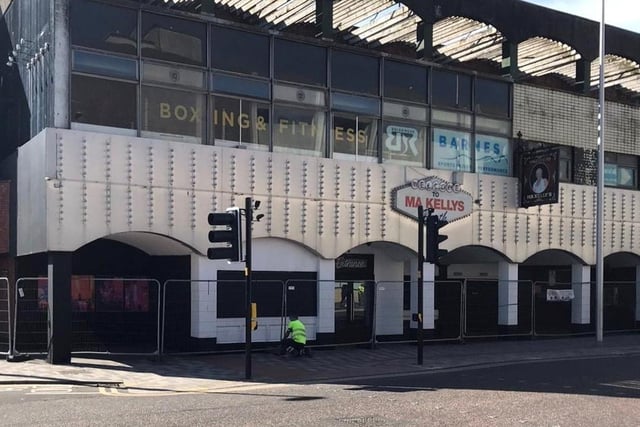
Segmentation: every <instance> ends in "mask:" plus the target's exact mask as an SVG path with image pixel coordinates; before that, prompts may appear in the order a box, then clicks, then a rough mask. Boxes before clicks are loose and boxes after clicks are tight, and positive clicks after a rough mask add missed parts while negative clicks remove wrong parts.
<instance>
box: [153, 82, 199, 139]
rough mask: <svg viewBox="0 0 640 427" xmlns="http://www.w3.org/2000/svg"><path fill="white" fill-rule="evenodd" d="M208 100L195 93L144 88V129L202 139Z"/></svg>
mask: <svg viewBox="0 0 640 427" xmlns="http://www.w3.org/2000/svg"><path fill="white" fill-rule="evenodd" d="M204 99H205V97H204V95H202V94H199V93H195V92H186V91H182V90H173V89H164V88H159V87H155V86H143V87H142V130H143V131H150V132H154V133H162V134H168V135H184V136H192V137H196V138H202V130H203V127H204V126H203V120H202V118H203V116H204V112H205V111H206V110H205V101H204Z"/></svg>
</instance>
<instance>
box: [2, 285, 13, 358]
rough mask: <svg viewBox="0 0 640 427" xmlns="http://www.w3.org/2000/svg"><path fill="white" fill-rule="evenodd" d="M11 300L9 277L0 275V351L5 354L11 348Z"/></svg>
mask: <svg viewBox="0 0 640 427" xmlns="http://www.w3.org/2000/svg"><path fill="white" fill-rule="evenodd" d="M11 322H12V316H11V300H10V298H9V279H7V278H6V277H0V353H1V354H7V353H9V349H10V348H11V336H12V333H13V331H12V329H13V326H12V323H11Z"/></svg>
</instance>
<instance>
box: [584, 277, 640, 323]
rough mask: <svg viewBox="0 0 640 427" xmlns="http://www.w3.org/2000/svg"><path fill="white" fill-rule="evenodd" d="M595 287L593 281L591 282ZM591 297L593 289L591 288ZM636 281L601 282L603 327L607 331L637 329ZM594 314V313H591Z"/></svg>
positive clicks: (593, 294) (593, 292)
mask: <svg viewBox="0 0 640 427" xmlns="http://www.w3.org/2000/svg"><path fill="white" fill-rule="evenodd" d="M593 287H594V288H595V283H594V284H593ZM591 295H592V299H594V296H595V290H592V293H591ZM637 298H638V295H636V282H630V281H627V282H625V281H619V282H618V281H610V282H604V283H603V304H602V305H603V329H604V330H605V331H608V332H625V331H637V330H639V329H640V328H639V326H640V323H639V322H638V321H636V301H637ZM593 316H595V313H594V314H593Z"/></svg>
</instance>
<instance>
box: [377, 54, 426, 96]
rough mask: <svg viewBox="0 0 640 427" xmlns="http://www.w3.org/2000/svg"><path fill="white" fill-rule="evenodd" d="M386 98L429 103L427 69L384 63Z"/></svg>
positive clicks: (417, 66)
mask: <svg viewBox="0 0 640 427" xmlns="http://www.w3.org/2000/svg"><path fill="white" fill-rule="evenodd" d="M384 96H385V97H388V98H396V99H402V100H406V101H414V102H421V103H423V104H425V103H426V102H427V69H426V68H425V67H421V66H419V65H412V64H405V63H403V62H396V61H385V62H384Z"/></svg>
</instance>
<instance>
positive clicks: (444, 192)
mask: <svg viewBox="0 0 640 427" xmlns="http://www.w3.org/2000/svg"><path fill="white" fill-rule="evenodd" d="M391 194H392V197H391V199H392V205H391V207H392V209H393V210H395V211H397V212H400V213H402V214H404V215H406V216H408V217H410V218H413V219H415V220H416V221H417V220H418V206H423V207H424V209H425V211H426V210H427V209H429V208H431V209H433V210H434V214H435V215H438V217H440V219H442V220H444V221H448V222H451V221H455V220H458V219H461V218H464V217H466V216H468V215H470V214H471V212H472V211H473V197H472V196H471V194H470V193H467V192H466V191H464V190H462V187H461V185H460V184H453V183H451V182H448V181H445V180H443V179H442V178H439V177H436V176H430V177H426V178H422V179H414V180H413V181H411V182H410V183H407V184H405V185H403V186H401V187H397V188H394V189H393V190H392V192H391Z"/></svg>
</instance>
